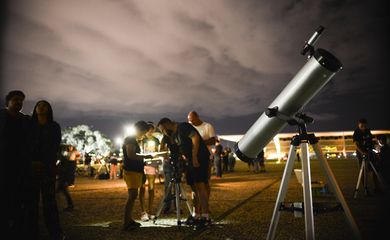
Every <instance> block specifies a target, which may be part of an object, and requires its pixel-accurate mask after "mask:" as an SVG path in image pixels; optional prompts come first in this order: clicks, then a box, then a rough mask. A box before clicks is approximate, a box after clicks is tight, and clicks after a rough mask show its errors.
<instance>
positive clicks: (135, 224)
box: [122, 220, 141, 231]
mask: <svg viewBox="0 0 390 240" xmlns="http://www.w3.org/2000/svg"><path fill="white" fill-rule="evenodd" d="M139 227H141V223H139V222H136V221H134V220H132V221H131V222H129V223H127V224H124V225H123V228H122V230H123V231H131V230H134V229H136V228H139Z"/></svg>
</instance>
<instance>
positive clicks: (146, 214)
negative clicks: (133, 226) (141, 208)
mask: <svg viewBox="0 0 390 240" xmlns="http://www.w3.org/2000/svg"><path fill="white" fill-rule="evenodd" d="M141 221H143V222H147V221H149V215H148V213H147V212H143V213H142V215H141Z"/></svg>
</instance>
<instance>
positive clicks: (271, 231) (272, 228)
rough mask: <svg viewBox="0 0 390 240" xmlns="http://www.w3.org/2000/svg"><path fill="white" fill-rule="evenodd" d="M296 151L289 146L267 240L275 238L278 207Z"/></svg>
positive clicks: (295, 148)
mask: <svg viewBox="0 0 390 240" xmlns="http://www.w3.org/2000/svg"><path fill="white" fill-rule="evenodd" d="M296 150H297V147H296V146H294V145H291V147H290V152H289V153H288V159H287V163H286V166H285V167H284V172H283V177H282V181H281V183H280V188H279V193H278V197H277V199H276V203H275V208H274V212H273V214H272V220H271V224H270V226H269V229H268V234H267V240H272V239H274V238H275V232H276V228H277V226H278V221H279V217H280V205H281V203H282V202H283V201H284V198H285V197H286V193H287V188H288V182H289V180H290V177H291V172H292V170H293V167H294V161H295V157H296Z"/></svg>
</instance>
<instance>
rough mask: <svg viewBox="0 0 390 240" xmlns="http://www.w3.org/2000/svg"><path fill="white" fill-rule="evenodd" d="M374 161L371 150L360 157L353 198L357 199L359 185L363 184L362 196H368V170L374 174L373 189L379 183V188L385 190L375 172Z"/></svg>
mask: <svg viewBox="0 0 390 240" xmlns="http://www.w3.org/2000/svg"><path fill="white" fill-rule="evenodd" d="M374 160H375V156H374V153H373V152H372V150H369V151H368V154H366V155H364V156H363V157H362V162H361V165H360V171H359V177H358V180H357V183H356V188H355V193H354V195H353V196H354V198H357V195H358V192H359V187H360V183H363V188H364V195H366V196H367V195H368V177H367V176H368V173H369V169H371V170H372V172H373V174H375V175H374V176H373V177H374V184H375V185H376V186H375V187H378V186H377V184H378V183H379V185H380V187H381V188H382V189H383V190H385V184H384V182H383V179H382V176H381V175H380V174H379V173H378V171H377V170H376V168H375V166H374V163H373V161H374Z"/></svg>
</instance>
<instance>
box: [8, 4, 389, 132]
mask: <svg viewBox="0 0 390 240" xmlns="http://www.w3.org/2000/svg"><path fill="white" fill-rule="evenodd" d="M387 9H388V8H386V7H385V1H382V2H379V1H356V0H351V1H342V0H332V1H330V0H328V1H299V0H295V1H286V0H272V1H266V0H264V1H261V0H252V1H248V0H242V1H236V0H225V1H223V0H217V1H210V0H202V1H199V0H197V1H183V0H175V1H172V0H165V1H163V0H157V1H144V0H142V1H141V0H139V1H131V0H83V1H80V0H57V1H47V0H12V1H9V2H8V3H7V2H5V1H3V3H2V10H1V11H2V12H1V13H2V14H1V16H2V22H1V25H2V31H1V32H2V36H1V41H2V48H1V69H0V70H1V72H0V74H1V85H0V87H1V90H0V93H1V96H3V97H1V103H0V104H2V105H3V106H4V96H5V95H6V93H7V92H8V91H10V90H13V89H20V90H23V91H24V92H25V93H26V95H27V98H26V102H25V106H24V109H23V111H24V112H25V113H27V114H30V113H31V111H32V108H33V105H34V103H35V102H36V101H38V100H40V99H46V100H48V101H49V102H51V103H52V105H53V108H54V114H55V118H56V120H57V121H58V122H59V123H60V125H61V126H62V127H67V126H72V125H75V124H81V123H85V124H89V125H93V126H94V128H95V129H97V130H101V131H102V132H103V133H105V134H107V135H108V136H110V137H115V136H116V135H121V134H122V132H123V126H124V125H126V124H128V123H132V122H135V121H137V120H140V119H143V120H147V121H155V122H156V121H158V120H159V119H160V118H161V117H165V116H168V117H171V118H173V119H174V120H177V121H185V120H186V117H187V113H188V112H189V111H190V110H196V111H197V112H198V113H199V114H200V115H201V117H202V118H203V119H204V120H206V121H208V122H211V123H212V124H214V126H215V128H216V130H217V133H218V134H243V133H245V132H246V130H247V129H248V128H249V127H250V125H251V124H252V123H253V122H254V121H255V120H256V119H257V118H258V117H259V116H260V115H261V113H262V112H263V111H264V109H265V108H266V107H267V106H268V105H269V104H270V103H271V102H272V100H273V99H274V98H275V97H276V96H277V95H278V94H279V92H280V91H281V90H282V89H283V88H284V86H285V85H286V84H287V83H288V82H289V81H290V80H291V78H292V77H293V76H294V75H295V73H296V72H297V71H298V70H299V69H300V68H301V67H302V66H303V65H304V63H305V61H306V59H305V57H303V56H301V55H300V50H301V48H302V46H303V44H304V41H306V40H307V39H308V38H309V37H310V36H311V34H312V33H313V32H314V30H315V29H316V28H317V27H318V26H319V25H323V26H324V27H325V31H324V32H323V34H322V36H321V38H320V39H319V41H318V42H317V47H321V48H324V49H327V50H328V51H330V52H332V53H333V54H334V55H335V56H337V57H338V58H339V59H340V61H341V62H342V63H343V65H344V68H343V69H342V70H341V71H340V72H339V73H338V74H337V75H336V77H335V78H334V79H333V80H332V81H331V82H329V83H328V84H327V85H326V86H325V88H323V89H322V91H321V92H320V94H318V95H317V96H316V97H315V98H314V99H313V100H312V101H311V102H310V103H309V104H308V105H307V107H306V108H305V112H307V113H308V114H309V115H311V116H313V117H314V118H315V120H316V121H315V123H314V124H313V125H312V126H310V127H309V130H313V131H330V130H353V129H354V128H355V126H356V122H357V120H358V119H359V118H361V117H365V118H367V119H368V122H369V128H371V129H378V130H379V129H390V117H389V111H390V110H389V109H390V108H389V103H390V89H389V84H388V82H389V77H388V72H389V66H390V65H389V62H390V61H389V57H388V56H387V55H388V53H389V51H388V50H389V47H388V44H387V43H388V42H390V41H389V40H390V39H389V37H388V36H387V35H388V34H387V32H388V31H389V29H390V28H389V26H388V25H387V22H388V17H387V15H388V11H387ZM284 131H285V132H286V131H287V132H290V131H292V129H285V130H284Z"/></svg>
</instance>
